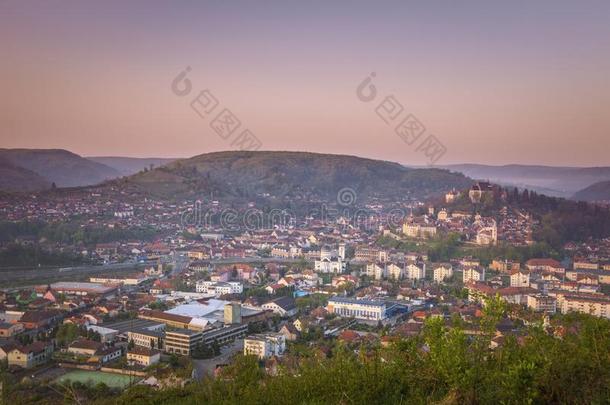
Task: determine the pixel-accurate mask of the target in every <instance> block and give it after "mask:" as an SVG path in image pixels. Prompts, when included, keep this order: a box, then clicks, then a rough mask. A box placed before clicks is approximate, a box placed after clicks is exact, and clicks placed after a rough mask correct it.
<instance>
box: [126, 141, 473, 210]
mask: <svg viewBox="0 0 610 405" xmlns="http://www.w3.org/2000/svg"><path fill="white" fill-rule="evenodd" d="M117 181H119V182H122V183H123V184H125V185H128V186H131V187H135V188H137V189H139V190H141V191H146V192H148V193H151V194H155V195H158V196H164V197H191V196H206V197H209V196H210V195H212V196H215V197H216V196H218V197H220V196H224V197H235V198H254V197H257V196H258V197H265V196H281V197H289V198H296V199H298V198H300V197H302V196H306V195H307V196H310V197H313V198H320V199H335V198H336V196H337V193H338V191H339V190H341V189H343V188H350V189H352V190H354V192H355V193H356V195H357V198H358V199H359V200H360V201H364V200H366V199H369V198H373V197H379V198H388V197H391V198H402V197H406V196H416V197H425V196H429V195H433V194H437V193H440V192H442V191H445V190H449V189H451V188H454V187H455V188H464V187H468V186H469V185H470V184H471V180H470V179H468V178H467V177H465V176H464V175H462V174H458V173H450V172H449V171H448V170H442V169H427V168H426V169H409V168H405V167H404V166H401V165H399V164H398V163H393V162H387V161H380V160H372V159H365V158H360V157H355V156H346V155H330V154H318V153H306V152H236V151H233V152H216V153H208V154H203V155H198V156H194V157H192V158H189V159H182V160H178V161H175V162H172V163H170V164H168V165H166V166H164V167H160V168H157V169H154V170H150V171H146V172H142V173H138V174H135V175H133V176H130V177H128V178H125V179H121V180H117Z"/></svg>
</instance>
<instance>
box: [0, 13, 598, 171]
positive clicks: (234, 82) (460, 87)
mask: <svg viewBox="0 0 610 405" xmlns="http://www.w3.org/2000/svg"><path fill="white" fill-rule="evenodd" d="M585 3H587V2H585ZM585 3H578V4H574V5H570V3H566V4H563V3H562V2H556V1H555V2H550V1H549V2H536V4H535V5H532V4H528V3H526V2H523V3H511V4H510V5H509V4H505V5H499V4H496V5H492V4H489V2H466V3H464V4H463V5H462V6H461V7H460V8H456V7H455V6H453V4H454V3H452V2H447V3H442V2H439V3H435V5H422V4H420V3H419V2H418V3H405V2H390V3H383V4H377V3H375V4H371V2H344V3H334V4H333V5H328V4H327V3H325V2H307V4H301V5H295V4H288V3H286V2H277V3H274V4H272V3H268V4H269V5H270V6H269V7H267V8H265V9H261V8H259V6H257V5H256V4H255V2H235V3H232V4H231V5H224V4H220V3H216V2H214V3H212V2H210V3H200V2H197V3H192V4H191V3H181V5H180V6H173V5H170V4H169V3H166V2H159V3H157V2H152V3H151V2H130V3H129V5H127V6H125V5H123V4H122V2H110V3H106V2H104V3H103V4H102V3H100V4H93V3H91V4H84V3H82V2H69V1H64V2H55V1H45V2H28V3H27V4H24V2H20V1H8V2H3V3H2V5H0V58H1V60H2V62H1V63H0V89H2V97H1V98H0V100H1V101H0V147H5V148H16V147H24V148H65V149H69V150H72V151H74V152H76V153H79V154H82V155H116V156H142V157H144V156H158V157H164V156H167V157H183V156H184V157H186V156H192V155H196V154H200V153H205V152H211V151H218V150H227V149H231V148H232V147H231V145H230V142H229V141H226V140H224V139H221V138H220V137H219V136H218V135H217V134H215V133H214V132H213V131H212V130H211V129H210V127H209V119H208V120H204V119H201V118H200V117H199V116H198V115H197V114H195V113H194V112H193V110H192V109H191V108H190V107H189V101H190V99H191V97H190V96H188V97H184V98H180V97H177V96H176V95H174V94H173V93H172V91H171V89H170V83H171V81H172V80H173V78H174V77H175V76H176V75H177V74H178V73H179V72H180V71H181V70H182V69H184V68H185V66H187V65H188V66H191V67H192V72H191V73H190V75H189V78H190V79H191V80H192V84H193V88H194V92H195V91H198V90H203V89H206V88H207V89H210V90H211V91H212V93H213V94H214V95H215V96H216V97H217V98H218V100H219V101H220V105H221V106H222V107H225V108H229V109H230V110H231V111H233V112H234V113H235V115H236V116H237V117H238V118H239V119H240V121H241V122H242V128H248V129H250V130H251V131H252V132H253V133H254V134H255V135H256V136H257V137H258V138H259V139H260V140H261V142H262V148H261V149H263V150H305V151H313V152H329V153H345V154H354V155H360V156H366V157H372V158H380V159H387V160H392V161H398V162H400V163H404V164H424V163H425V162H426V159H425V157H424V156H423V155H422V154H421V153H417V152H416V151H415V148H413V147H411V146H409V145H406V144H405V143H404V142H403V141H402V140H401V139H400V138H399V137H398V136H397V135H396V134H395V133H394V132H393V129H392V127H390V126H388V125H386V124H385V123H384V122H383V121H382V120H381V119H380V118H379V117H378V116H377V115H376V114H375V112H374V109H375V107H376V103H377V101H380V100H381V98H382V97H385V96H386V95H394V96H395V97H396V99H397V100H398V101H400V103H401V104H402V105H403V106H404V107H405V113H412V114H415V115H416V116H417V117H418V119H419V120H420V121H421V122H422V123H423V124H424V125H425V126H426V129H427V132H428V133H431V134H434V135H436V136H437V137H438V138H439V139H440V140H441V141H442V142H443V143H444V145H445V146H446V148H447V153H446V155H445V156H444V157H443V159H442V161H439V162H438V163H439V164H449V163H462V162H475V163H488V164H507V163H533V164H548V165H566V166H567V165H577V166H596V165H610V158H609V153H608V152H609V151H610V148H609V146H610V141H609V139H610V137H609V136H610V114H608V112H607V107H608V106H609V105H610V79H609V77H610V74H608V72H610V24H608V21H610V5H609V4H610V3H609V2H588V4H585ZM372 71H374V72H376V74H377V77H376V78H375V82H374V83H375V85H376V87H377V89H378V92H379V96H378V97H379V99H378V100H376V101H375V102H374V103H368V104H367V103H363V102H362V101H360V100H359V99H358V98H357V97H356V87H357V86H358V84H359V83H360V82H361V81H362V80H363V79H364V78H365V77H366V76H367V75H368V74H369V73H370V72H372Z"/></svg>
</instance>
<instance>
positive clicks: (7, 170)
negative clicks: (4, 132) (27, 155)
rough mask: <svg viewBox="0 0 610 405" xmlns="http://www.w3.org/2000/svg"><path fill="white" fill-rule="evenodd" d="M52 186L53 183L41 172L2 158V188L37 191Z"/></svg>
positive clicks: (0, 162) (0, 163) (0, 168)
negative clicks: (35, 171)
mask: <svg viewBox="0 0 610 405" xmlns="http://www.w3.org/2000/svg"><path fill="white" fill-rule="evenodd" d="M50 187H51V183H50V182H49V181H47V180H46V179H45V178H44V177H42V176H40V175H39V174H37V173H34V172H33V171H31V170H28V169H25V168H23V167H19V166H15V165H14V164H12V163H11V162H10V161H9V160H7V159H5V158H0V190H4V191H37V190H44V189H47V188H50Z"/></svg>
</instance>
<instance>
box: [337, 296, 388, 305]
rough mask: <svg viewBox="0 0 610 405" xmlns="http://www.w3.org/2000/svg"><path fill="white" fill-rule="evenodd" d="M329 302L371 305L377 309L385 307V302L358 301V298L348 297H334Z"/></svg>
mask: <svg viewBox="0 0 610 405" xmlns="http://www.w3.org/2000/svg"><path fill="white" fill-rule="evenodd" d="M328 302H337V303H341V304H358V305H369V306H375V307H381V306H385V302H384V301H378V300H366V299H361V300H359V299H356V298H348V297H333V298H330V299H329V300H328Z"/></svg>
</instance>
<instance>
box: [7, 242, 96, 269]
mask: <svg viewBox="0 0 610 405" xmlns="http://www.w3.org/2000/svg"><path fill="white" fill-rule="evenodd" d="M84 263H87V260H86V259H85V258H83V257H82V256H80V255H76V254H73V253H68V252H55V251H49V250H46V249H43V248H41V247H40V246H36V245H20V244H17V243H11V244H9V245H7V246H6V247H4V248H0V267H36V266H38V265H40V266H73V265H78V264H84Z"/></svg>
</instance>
